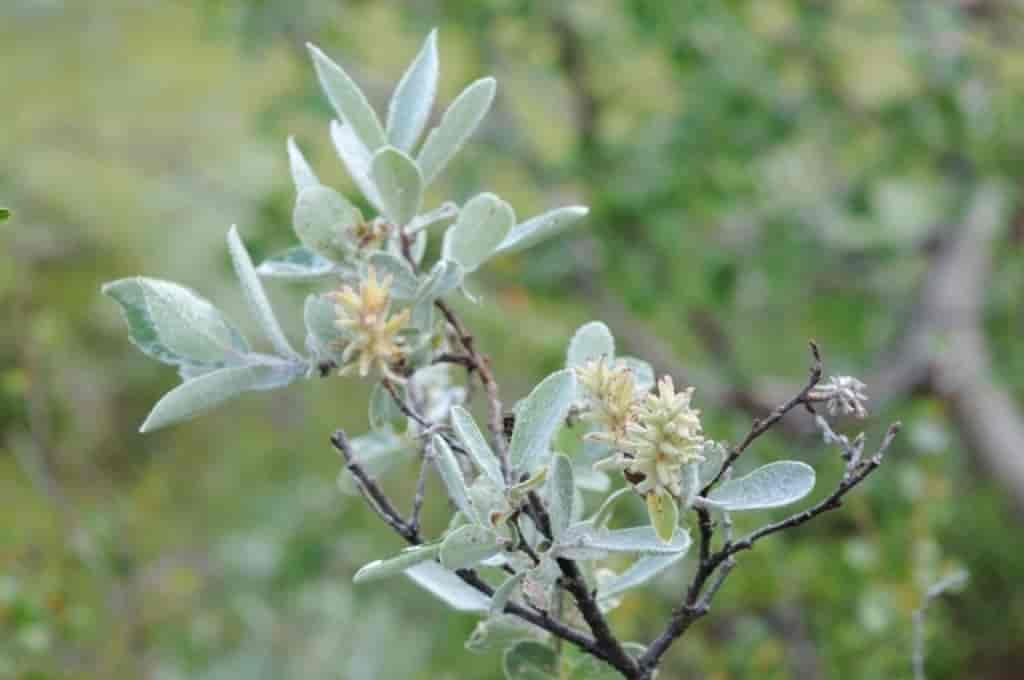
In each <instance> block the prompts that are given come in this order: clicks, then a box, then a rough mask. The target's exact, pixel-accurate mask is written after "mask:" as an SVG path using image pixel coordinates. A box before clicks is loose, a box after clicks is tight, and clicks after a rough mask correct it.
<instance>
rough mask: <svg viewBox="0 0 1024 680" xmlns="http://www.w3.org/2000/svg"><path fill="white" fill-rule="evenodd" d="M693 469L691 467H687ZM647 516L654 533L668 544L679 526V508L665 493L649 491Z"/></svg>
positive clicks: (668, 494)
mask: <svg viewBox="0 0 1024 680" xmlns="http://www.w3.org/2000/svg"><path fill="white" fill-rule="evenodd" d="M689 467H693V466H689ZM646 501H647V515H648V517H650V519H651V526H652V527H653V528H654V533H655V534H657V536H658V538H659V539H661V541H662V542H663V543H670V542H671V541H672V536H674V535H675V532H676V526H678V525H679V506H678V505H676V499H675V498H673V497H672V494H670V493H668V492H667V491H664V490H661V491H651V492H649V493H648V494H647V497H646Z"/></svg>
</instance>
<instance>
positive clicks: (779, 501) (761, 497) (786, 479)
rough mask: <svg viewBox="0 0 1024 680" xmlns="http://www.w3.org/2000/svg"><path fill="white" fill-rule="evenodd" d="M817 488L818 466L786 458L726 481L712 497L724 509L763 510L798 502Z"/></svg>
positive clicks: (712, 493)
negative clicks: (816, 475)
mask: <svg viewBox="0 0 1024 680" xmlns="http://www.w3.org/2000/svg"><path fill="white" fill-rule="evenodd" d="M813 488H814V468H812V467H811V466H810V465H808V464H807V463H801V462H800V461H796V460H783V461H779V462H777V463H769V464H768V465H763V466H761V467H759V468H757V469H756V470H754V471H753V472H751V473H750V474H749V475H746V476H744V477H740V478H738V479H730V480H729V481H727V482H724V483H722V484H721V485H720V486H719V487H718V488H716V489H715V490H713V491H712V492H711V494H710V495H709V496H708V499H709V500H710V501H712V502H713V503H714V504H715V505H718V506H720V507H721V508H722V509H723V510H762V509H765V508H778V507H780V506H783V505H789V504H790V503H795V502H796V501H798V500H800V499H801V498H803V497H804V496H806V495H807V494H809V493H810V492H811V489H813Z"/></svg>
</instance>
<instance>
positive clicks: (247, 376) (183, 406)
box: [139, 362, 304, 432]
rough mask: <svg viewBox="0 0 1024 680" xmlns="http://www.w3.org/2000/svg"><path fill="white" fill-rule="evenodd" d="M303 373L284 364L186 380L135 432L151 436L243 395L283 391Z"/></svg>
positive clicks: (259, 365)
mask: <svg viewBox="0 0 1024 680" xmlns="http://www.w3.org/2000/svg"><path fill="white" fill-rule="evenodd" d="M303 373H304V368H303V366H302V365H301V364H290V363H284V362H277V363H253V364H250V365H247V366H231V367H228V368H220V369H217V370H215V371H212V372H210V373H206V374H204V375H201V376H199V377H197V378H192V379H191V380H187V381H185V382H183V383H182V384H181V385H178V386H177V387H176V388H174V389H173V390H171V391H170V392H168V393H167V394H165V395H164V396H163V398H162V399H160V401H158V402H157V403H156V406H154V407H153V410H152V411H150V413H149V416H148V417H147V418H146V421H145V422H144V423H142V427H140V428H139V432H152V431H154V430H158V429H160V428H162V427H167V426H168V425H173V424H175V423H178V422H181V421H183V420H188V419H189V418H192V417H193V416H197V415H199V414H200V413H203V412H205V411H208V410H210V409H211V408H213V407H214V406H217V405H218V404H220V403H222V402H224V401H227V400H228V399H231V398H232V397H236V396H238V395H239V394H241V393H243V392H248V391H251V390H270V389H275V388H278V387H284V386H285V385H287V384H289V383H291V382H293V381H294V380H295V379H297V378H298V377H299V376H301V375H302V374H303Z"/></svg>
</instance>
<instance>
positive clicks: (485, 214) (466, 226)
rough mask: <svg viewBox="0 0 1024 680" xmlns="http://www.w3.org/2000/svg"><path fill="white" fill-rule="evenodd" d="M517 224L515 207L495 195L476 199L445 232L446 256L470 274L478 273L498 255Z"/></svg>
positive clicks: (463, 209)
mask: <svg viewBox="0 0 1024 680" xmlns="http://www.w3.org/2000/svg"><path fill="white" fill-rule="evenodd" d="M515 221H516V214H515V212H514V211H513V210H512V207H511V206H510V205H509V204H508V203H506V202H505V201H503V200H501V199H500V198H498V197H497V196H495V195H494V194H479V195H477V196H474V197H473V198H471V199H470V200H469V202H468V203H466V205H465V206H463V208H462V210H460V211H459V217H458V219H456V220H455V224H453V225H452V226H450V227H449V228H448V231H447V233H445V235H444V246H443V254H442V257H444V259H446V260H454V261H455V262H458V263H459V264H460V265H462V268H463V269H464V270H465V271H466V273H467V274H468V273H470V272H472V271H475V270H476V268H477V267H479V266H480V265H481V264H483V263H484V262H486V261H487V260H488V259H489V258H490V257H491V255H493V254H494V251H495V249H496V248H497V247H498V244H499V243H501V240H502V239H503V238H505V234H507V233H508V230H509V229H511V228H512V225H513V224H515Z"/></svg>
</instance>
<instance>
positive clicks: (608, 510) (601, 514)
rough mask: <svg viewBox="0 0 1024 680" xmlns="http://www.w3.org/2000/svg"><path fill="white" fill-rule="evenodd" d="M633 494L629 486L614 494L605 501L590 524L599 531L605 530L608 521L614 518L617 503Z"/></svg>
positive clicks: (590, 520)
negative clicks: (613, 513)
mask: <svg viewBox="0 0 1024 680" xmlns="http://www.w3.org/2000/svg"><path fill="white" fill-rule="evenodd" d="M632 493H633V489H632V488H630V487H628V486H624V487H622V488H621V489H617V490H616V491H614V492H612V494H611V495H609V496H608V498H606V499H604V503H602V504H601V507H600V508H598V509H597V512H595V513H594V516H593V517H591V518H590V519H589V520H588V522H589V523H590V524H592V525H593V526H595V527H597V528H599V529H601V528H604V526H605V525H606V524H608V520H610V519H611V518H612V512H613V511H614V510H615V505H616V503H618V502H619V501H620V500H622V499H623V498H625V497H626V496H628V495H630V494H632Z"/></svg>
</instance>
